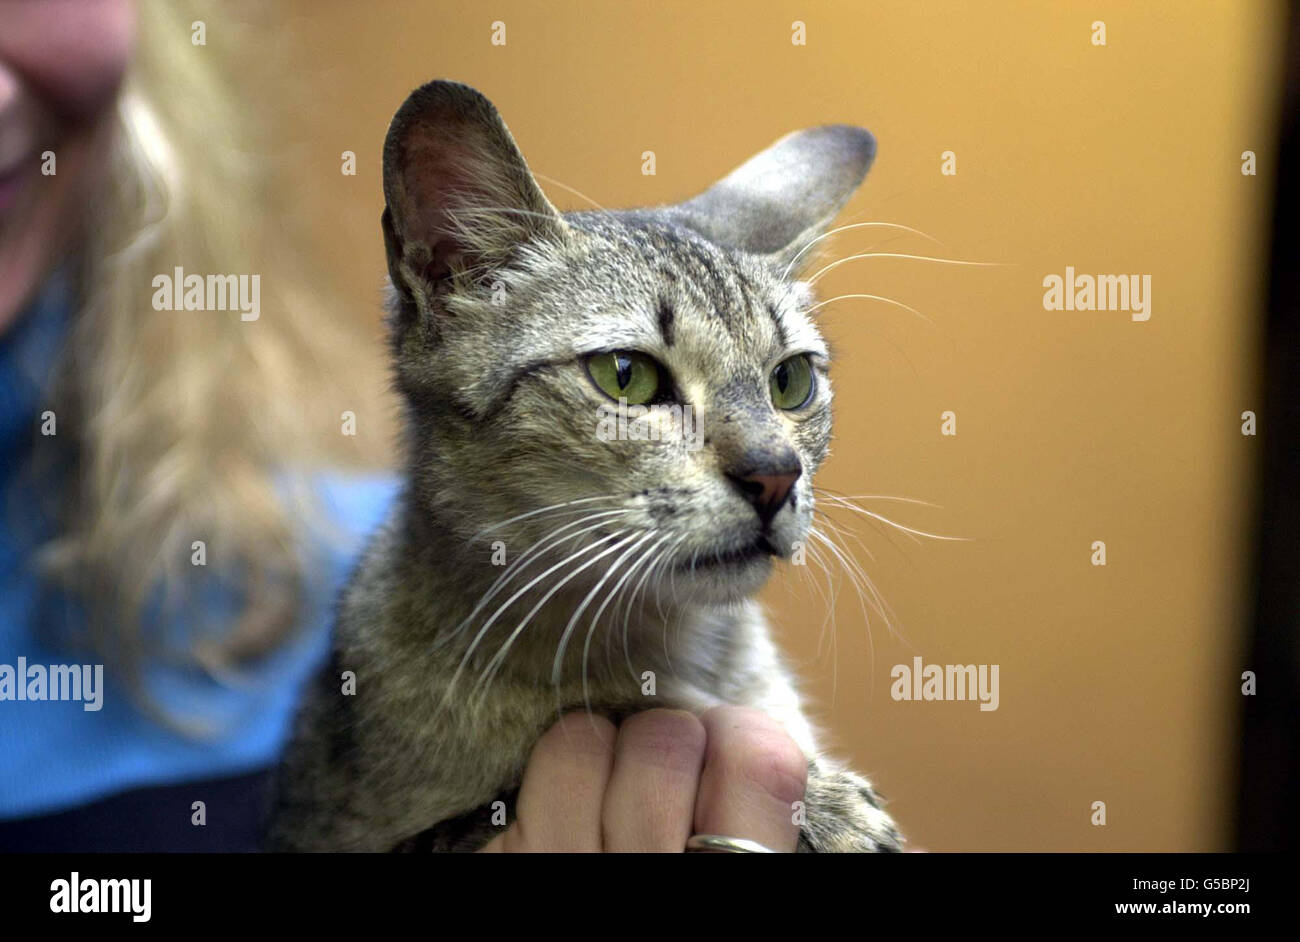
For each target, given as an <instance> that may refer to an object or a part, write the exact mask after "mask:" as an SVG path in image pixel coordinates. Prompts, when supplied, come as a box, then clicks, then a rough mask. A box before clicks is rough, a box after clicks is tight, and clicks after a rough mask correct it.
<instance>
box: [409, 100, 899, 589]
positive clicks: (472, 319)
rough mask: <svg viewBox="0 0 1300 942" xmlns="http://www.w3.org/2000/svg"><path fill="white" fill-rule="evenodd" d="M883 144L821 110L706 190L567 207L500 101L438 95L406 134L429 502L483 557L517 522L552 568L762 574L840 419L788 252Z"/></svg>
mask: <svg viewBox="0 0 1300 942" xmlns="http://www.w3.org/2000/svg"><path fill="white" fill-rule="evenodd" d="M872 152H873V147H872V143H871V139H870V137H869V135H866V133H865V132H862V131H859V130H858V129H852V128H843V127H835V128H822V129H816V130H814V131H808V132H803V133H802V134H800V135H792V136H791V137H789V138H786V139H784V140H783V141H781V142H779V143H778V144H777V145H775V146H774V147H773V148H771V149H769V150H768V151H765V152H764V153H763V154H760V155H759V156H758V157H756V158H754V159H753V160H751V161H750V162H749V163H747V164H745V165H744V166H742V167H741V168H739V169H738V170H737V171H735V172H734V173H733V174H731V175H730V176H729V177H727V178H726V179H724V180H723V181H722V182H720V183H719V184H718V185H716V186H715V187H713V188H712V189H710V190H709V191H707V192H706V193H704V194H703V195H701V196H700V197H697V198H696V199H695V200H692V201H689V202H687V203H683V204H679V205H678V206H674V207H667V208H663V209H656V210H638V211H632V212H583V213H571V214H568V215H565V216H561V215H560V214H558V213H556V212H555V210H554V209H553V208H552V207H551V206H550V204H549V203H547V202H546V200H545V197H544V196H542V195H541V192H540V190H539V189H538V188H537V186H536V183H535V182H534V181H533V179H532V177H531V175H530V174H529V173H528V170H527V167H526V166H525V165H524V163H523V160H522V158H521V157H520V156H519V154H518V151H517V149H515V147H514V144H513V141H512V140H511V139H510V138H509V134H508V132H506V131H505V127H504V125H503V124H501V122H500V118H499V117H497V115H496V112H495V110H494V109H492V107H491V105H490V104H488V103H487V102H486V100H485V99H483V98H482V96H480V95H478V94H477V93H476V92H473V91H472V90H470V89H467V88H465V87H464V86H459V85H454V84H451V83H433V84H432V85H429V86H425V87H424V88H422V89H420V90H417V92H416V93H414V94H413V95H412V97H411V99H409V100H408V102H407V104H406V105H404V106H403V109H402V111H399V113H398V116H397V117H396V118H395V119H394V122H393V128H392V129H391V130H390V132H389V139H388V143H387V145H386V148H385V189H386V195H387V196H388V210H387V211H386V213H385V234H386V238H387V241H388V248H389V266H390V271H391V273H392V276H393V282H394V286H395V288H396V295H397V298H396V301H395V311H394V317H393V331H394V345H395V349H396V353H397V374H398V382H399V386H400V388H401V389H402V391H403V393H404V394H405V397H406V400H407V405H408V426H409V427H408V440H409V446H410V448H411V450H412V454H411V460H412V474H413V478H414V482H415V489H416V494H417V498H418V499H419V500H420V501H421V502H422V503H423V504H424V505H425V506H426V507H428V508H430V509H432V510H434V511H435V512H436V513H437V514H438V515H439V517H440V519H443V520H444V521H446V522H448V523H449V524H450V525H451V526H453V527H455V528H456V529H457V530H459V531H460V535H461V536H462V537H471V536H475V535H477V537H478V540H479V541H480V542H479V551H481V552H482V554H483V556H484V559H485V561H486V560H487V559H488V557H489V555H490V552H491V546H492V544H493V543H494V542H495V541H500V542H501V544H503V548H504V549H505V552H506V555H507V556H508V557H509V558H514V557H516V556H518V555H519V554H522V553H524V552H526V551H529V550H530V549H531V550H532V552H534V553H537V554H539V557H540V556H544V557H545V558H544V560H542V561H539V563H538V564H537V566H536V567H535V568H536V572H538V573H540V572H542V571H543V570H544V569H546V568H548V567H549V566H550V565H556V566H557V569H556V570H555V572H554V573H553V576H552V578H551V580H550V582H551V583H554V582H556V581H557V580H560V579H563V578H565V577H566V576H571V577H572V581H571V583H570V587H571V588H573V589H577V590H582V591H588V590H589V589H591V588H592V587H593V586H597V584H598V583H599V584H601V585H600V587H603V588H605V589H607V590H608V594H609V595H610V596H611V597H612V594H613V593H615V592H616V591H617V590H619V589H620V587H621V588H622V589H623V590H625V591H627V592H629V593H630V592H631V591H632V590H633V588H634V587H636V586H637V584H638V580H642V579H649V580H652V581H653V583H654V585H655V586H656V591H657V592H658V593H660V594H661V595H662V601H663V602H664V604H668V603H669V602H671V601H672V600H673V599H677V600H683V601H684V600H688V599H689V600H699V601H728V600H734V599H737V598H740V597H743V596H747V595H749V594H752V593H753V592H754V591H756V590H757V589H758V588H759V586H760V585H761V584H762V582H763V580H764V579H765V578H766V576H767V574H768V571H769V570H770V568H771V564H772V559H773V557H778V556H779V557H789V556H791V555H795V554H798V553H799V552H800V549H801V545H802V544H803V543H804V541H805V540H806V539H807V534H808V530H809V528H810V526H811V522H812V508H813V493H812V475H813V473H814V472H815V471H816V469H817V468H818V466H819V465H820V464H821V462H822V461H823V459H824V458H825V456H826V453H827V448H828V445H829V440H830V428H831V414H830V405H831V386H830V381H829V378H828V376H827V366H828V353H827V350H826V346H825V343H824V341H823V340H822V338H821V335H820V334H819V332H818V331H817V329H816V327H815V325H814V324H813V323H812V321H811V320H810V319H809V318H808V317H807V315H806V314H805V313H804V312H805V311H807V310H808V308H809V307H810V306H811V294H810V291H809V290H808V288H807V287H806V286H805V285H804V284H802V283H801V282H798V281H796V280H795V279H794V277H793V275H787V269H788V268H790V267H791V266H790V264H789V263H790V261H791V259H792V258H793V257H794V256H795V254H797V253H798V252H799V251H800V250H801V249H803V248H804V246H806V245H807V244H808V242H809V241H810V240H812V239H813V238H815V236H816V235H817V234H818V232H820V231H821V227H822V226H824V225H825V224H826V223H827V222H828V221H829V219H830V217H831V216H833V214H834V212H835V211H836V210H837V209H838V208H839V206H840V205H841V204H842V203H843V201H844V200H845V199H847V197H848V195H849V194H850V193H851V192H852V190H853V189H854V188H855V187H856V186H857V184H858V183H859V182H860V181H861V179H862V175H863V174H864V173H865V172H866V167H867V165H868V163H869V162H870V159H871V156H872ZM485 530H486V532H483V531H485ZM498 548H502V547H498ZM566 560H567V561H566ZM602 580H603V581H602Z"/></svg>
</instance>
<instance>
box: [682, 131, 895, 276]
mask: <svg viewBox="0 0 1300 942" xmlns="http://www.w3.org/2000/svg"><path fill="white" fill-rule="evenodd" d="M875 156H876V139H875V138H874V137H872V136H871V132H870V131H867V130H865V129H863V128H859V127H853V126H852V125H848V124H831V125H826V126H824V127H819V128H809V129H807V130H805V131H795V132H794V133H793V134H787V135H786V136H785V137H783V138H781V139H780V140H779V141H777V142H776V143H775V144H773V145H772V146H771V147H769V148H768V149H767V150H765V151H762V152H760V153H758V154H755V155H754V156H753V157H751V158H750V159H749V160H747V161H745V162H744V163H743V164H741V165H740V166H739V167H737V168H736V169H735V170H733V171H731V173H729V174H727V176H725V177H723V178H722V179H721V180H719V181H718V182H717V183H715V184H714V185H713V186H711V187H709V189H707V190H705V191H704V192H703V193H701V194H700V195H699V196H697V197H695V198H694V199H690V200H687V201H686V202H684V203H678V204H677V205H676V206H673V207H670V208H669V209H668V212H669V214H670V215H672V216H673V217H674V218H676V219H677V220H678V221H680V222H683V223H685V224H686V225H688V226H689V227H690V228H692V229H695V230H696V231H698V232H700V233H701V234H702V235H704V236H706V237H707V238H709V239H711V240H713V241H715V242H719V243H721V244H723V245H729V246H733V247H735V248H740V249H744V250H746V251H749V252H753V253H755V254H757V255H766V256H769V257H770V258H772V260H773V261H774V262H776V263H778V264H781V265H787V264H789V263H790V261H791V259H793V258H794V257H795V256H796V255H798V253H799V252H800V251H801V250H802V249H803V247H804V246H805V245H807V244H808V242H809V241H810V240H811V239H814V238H816V237H817V236H818V235H820V234H821V233H822V232H824V231H825V230H826V228H827V227H828V226H829V225H830V223H831V220H832V219H834V218H835V214H836V213H838V212H839V211H840V209H841V208H842V207H843V206H844V204H845V203H847V202H848V200H849V197H850V196H852V195H853V192H854V191H855V190H856V189H857V188H858V186H859V185H860V184H861V183H862V180H863V178H864V177H865V176H866V175H867V169H868V168H869V167H870V166H871V161H872V160H873V159H874V158H875Z"/></svg>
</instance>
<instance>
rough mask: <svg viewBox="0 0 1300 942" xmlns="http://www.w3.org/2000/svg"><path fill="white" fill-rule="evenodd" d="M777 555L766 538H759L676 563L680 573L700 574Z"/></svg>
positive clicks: (697, 554)
mask: <svg viewBox="0 0 1300 942" xmlns="http://www.w3.org/2000/svg"><path fill="white" fill-rule="evenodd" d="M779 555H781V554H780V553H778V552H777V550H776V547H775V546H773V545H772V544H771V542H770V541H769V540H768V538H767V537H765V536H760V537H758V538H757V539H756V540H754V541H753V542H751V543H747V544H745V545H743V546H738V547H734V548H732V549H727V550H722V551H717V552H703V553H695V554H693V555H692V556H690V557H687V558H686V559H684V560H683V561H682V562H680V563H678V564H677V568H678V570H680V571H682V572H700V571H701V570H709V569H724V568H727V567H740V566H748V565H750V564H752V563H756V562H759V561H761V560H764V559H770V558H771V557H773V556H779Z"/></svg>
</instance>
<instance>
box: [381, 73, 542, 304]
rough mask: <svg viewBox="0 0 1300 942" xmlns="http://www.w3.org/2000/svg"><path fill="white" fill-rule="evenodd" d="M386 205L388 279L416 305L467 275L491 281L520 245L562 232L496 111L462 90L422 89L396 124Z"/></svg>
mask: <svg viewBox="0 0 1300 942" xmlns="http://www.w3.org/2000/svg"><path fill="white" fill-rule="evenodd" d="M384 201H385V203H386V206H385V208H384V215H383V228H384V243H385V246H386V247H387V251H388V271H389V274H390V275H391V276H392V279H393V286H394V287H395V288H396V289H397V291H398V292H399V294H401V295H402V297H403V299H404V300H406V301H408V302H412V303H414V302H415V300H416V299H417V298H418V297H421V296H423V297H425V298H428V297H430V296H431V295H432V294H433V293H435V292H436V291H437V289H438V287H439V286H440V285H442V284H444V283H446V282H447V281H448V280H449V279H451V278H453V277H456V276H458V275H460V274H462V273H469V274H470V275H472V276H481V275H482V274H484V273H486V272H490V270H491V269H492V268H493V267H495V266H497V265H499V264H501V263H502V262H504V261H505V260H506V259H507V258H508V257H509V256H510V254H511V253H512V252H513V251H514V250H515V249H516V248H518V247H519V246H520V245H521V244H523V243H526V242H530V241H534V240H537V239H561V238H563V235H564V232H565V223H564V221H563V219H562V218H561V217H560V214H559V212H557V211H556V209H555V207H554V206H552V205H551V203H550V201H548V200H547V199H546V197H545V195H543V193H542V190H541V188H540V187H539V186H538V185H537V181H536V180H535V179H534V178H533V175H532V173H531V172H530V171H529V169H528V165H527V164H526V163H525V162H524V157H523V154H521V153H520V152H519V148H518V146H516V144H515V141H514V138H513V137H511V135H510V131H509V130H507V129H506V125H505V122H504V121H502V120H501V115H500V114H498V113H497V110H496V108H495V107H493V105H492V103H491V102H490V101H488V100H487V99H486V98H485V97H484V96H483V95H481V94H480V93H479V92H478V91H476V90H474V89H472V88H470V87H469V86H468V85H461V84H459V83H457V82H444V81H438V82H430V83H428V84H427V85H422V86H421V87H420V88H417V89H416V90H415V91H413V92H412V93H411V94H410V97H408V98H407V99H406V101H405V102H404V103H403V104H402V107H401V108H399V109H398V110H397V114H396V115H394V116H393V121H392V123H391V124H390V125H389V127H388V136H387V138H385V140H384Z"/></svg>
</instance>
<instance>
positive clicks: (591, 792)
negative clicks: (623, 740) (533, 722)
mask: <svg viewBox="0 0 1300 942" xmlns="http://www.w3.org/2000/svg"><path fill="white" fill-rule="evenodd" d="M616 736H617V731H616V730H615V728H614V724H613V723H611V722H610V721H609V720H607V719H605V718H604V717H601V716H592V715H590V714H587V713H570V714H568V715H566V716H564V717H562V718H561V719H560V721H559V722H557V723H556V724H555V725H554V726H552V727H551V728H550V729H549V730H547V731H546V733H545V734H544V735H543V736H542V738H541V739H540V740H538V742H537V745H536V746H534V747H533V753H532V756H531V757H530V758H529V760H528V766H527V768H526V769H525V770H524V780H523V783H522V784H521V785H520V787H519V798H518V800H517V801H516V803H515V809H516V817H515V823H514V825H513V826H512V827H511V828H510V830H509V831H508V832H507V834H506V835H505V841H504V847H503V849H506V850H516V851H541V852H548V853H549V852H554V853H564V852H569V853H572V852H575V851H586V852H597V851H599V850H601V807H602V804H603V798H604V795H605V788H606V785H607V784H608V782H609V776H610V771H611V768H612V765H613V758H614V741H615V738H616Z"/></svg>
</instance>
